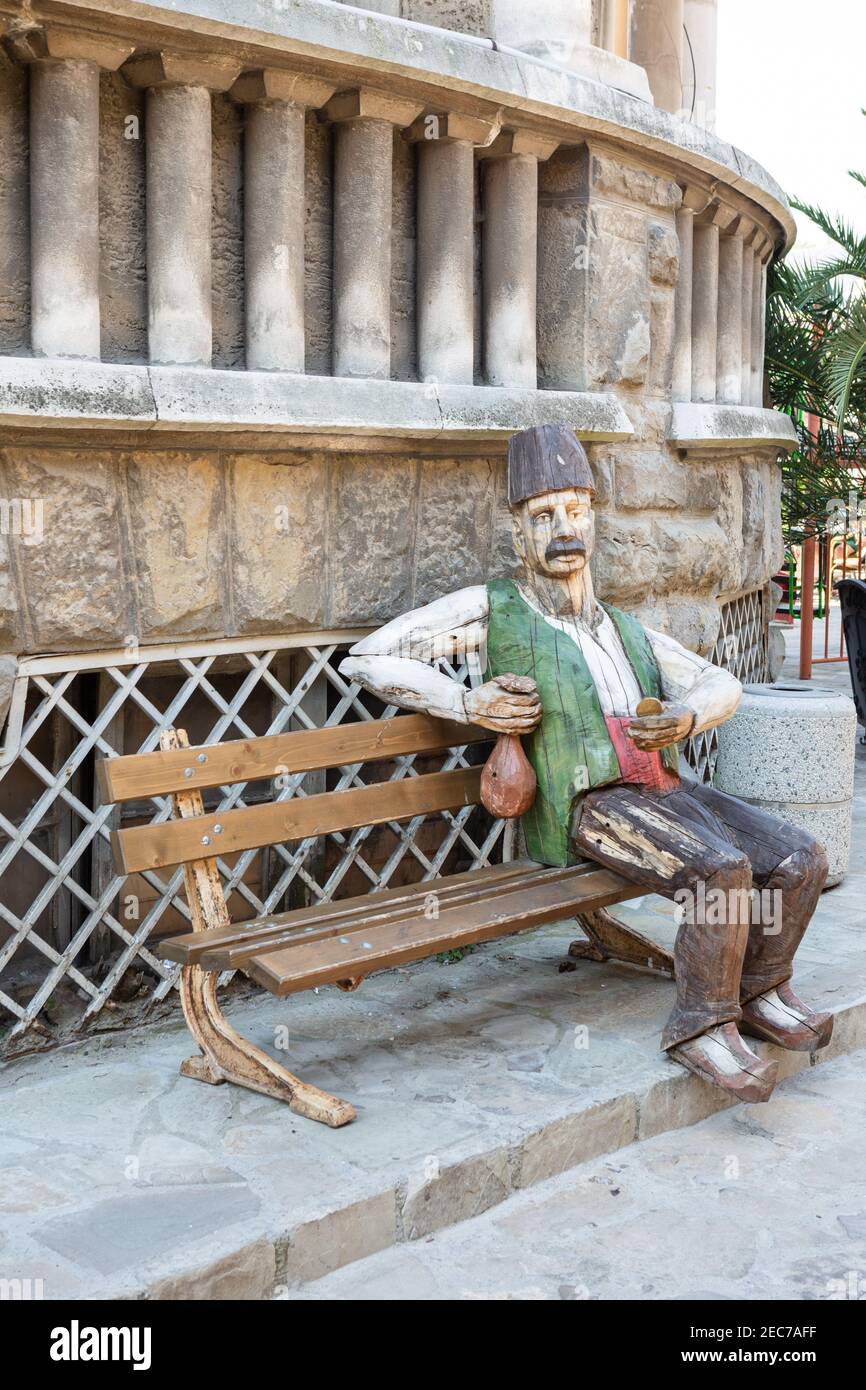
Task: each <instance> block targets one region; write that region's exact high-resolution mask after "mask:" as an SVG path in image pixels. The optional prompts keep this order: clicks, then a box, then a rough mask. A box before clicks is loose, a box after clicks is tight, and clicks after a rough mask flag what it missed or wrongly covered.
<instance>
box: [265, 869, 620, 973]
mask: <svg viewBox="0 0 866 1390" xmlns="http://www.w3.org/2000/svg"><path fill="white" fill-rule="evenodd" d="M641 892H642V890H641V888H640V887H638V886H637V885H634V884H629V883H627V882H626V881H625V880H624V879H622V878H620V877H619V876H618V875H617V874H614V873H612V872H611V871H610V870H609V869H602V868H593V869H591V870H590V871H589V872H587V869H586V866H585V865H576V866H574V867H573V868H571V869H567V870H549V871H548V876H547V877H546V878H542V879H540V880H539V881H537V882H536V883H534V884H533V885H532V887H530V888H519V889H517V890H516V891H515V892H514V893H513V894H510V895H509V894H508V893H507V892H503V893H502V894H499V895H496V896H492V897H489V898H487V897H486V896H485V895H484V894H481V895H479V896H478V897H477V898H475V899H474V900H473V901H472V902H471V903H469V904H466V903H461V904H460V905H459V906H455V907H454V908H449V907H448V906H445V908H444V909H443V910H442V911H441V912H440V914H439V917H438V919H436V920H429V919H427V918H425V917H424V916H423V915H417V916H415V917H408V918H403V919H401V920H398V921H396V922H383V923H381V924H379V925H376V924H374V925H372V926H371V927H370V929H369V931H359V932H352V933H351V935H345V936H344V937H341V936H339V935H331V936H329V937H328V938H327V939H325V940H318V941H313V942H310V943H309V944H308V943H306V942H300V943H298V944H296V945H292V946H290V947H285V948H283V949H281V950H278V951H264V952H262V953H261V954H259V955H256V956H253V957H252V958H251V959H250V960H249V962H248V963H247V964H246V965H245V967H244V968H245V970H246V973H247V974H248V975H249V976H250V977H251V978H252V979H253V980H255V981H256V983H257V984H260V985H262V986H263V987H264V988H265V989H267V990H270V992H271V993H272V994H277V995H281V996H282V995H286V994H293V993H296V992H297V991H299V990H303V989H312V988H315V987H317V986H319V985H326V984H332V983H334V982H335V981H337V980H344V979H352V978H358V977H359V976H364V975H367V974H369V973H370V972H371V971H373V970H386V969H391V968H393V967H394V966H397V965H405V964H406V963H408V962H409V961H412V960H418V959H420V958H421V957H423V956H429V955H432V954H435V953H436V952H438V951H449V950H454V949H456V948H458V947H463V946H469V945H473V944H475V943H476V942H479V941H487V940H489V939H491V938H493V937H501V936H507V935H511V934H513V933H514V932H519V931H526V930H527V929H528V928H530V927H538V926H541V925H543V924H544V923H545V922H553V921H556V919H557V918H558V917H563V916H571V915H574V914H575V913H576V912H579V911H584V912H586V911H588V910H590V909H595V908H599V907H605V906H607V905H608V904H610V903H613V902H622V901H624V900H625V899H627V898H633V897H639V896H640V895H641Z"/></svg>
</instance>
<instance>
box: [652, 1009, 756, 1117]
mask: <svg viewBox="0 0 866 1390" xmlns="http://www.w3.org/2000/svg"><path fill="white" fill-rule="evenodd" d="M668 1055H669V1056H670V1057H672V1058H673V1059H674V1061H675V1062H679V1063H680V1066H683V1067H687V1068H688V1070H689V1071H693V1072H694V1073H695V1075H696V1076H700V1077H702V1078H703V1080H704V1081H709V1082H710V1084H711V1085H713V1086H719V1087H720V1088H721V1089H722V1090H723V1091H727V1092H728V1093H729V1094H730V1095H732V1096H734V1097H735V1098H736V1099H737V1100H744V1101H748V1102H750V1103H751V1104H759V1103H760V1102H761V1101H765V1100H769V1099H770V1096H771V1094H772V1092H773V1087H774V1086H775V1084H776V1079H777V1077H778V1074H779V1064H778V1063H777V1062H764V1061H762V1060H761V1058H760V1057H758V1056H757V1055H756V1054H755V1053H754V1052H753V1051H752V1049H751V1048H750V1047H747V1046H746V1044H745V1043H744V1042H743V1039H742V1038H741V1037H740V1034H739V1032H738V1030H737V1025H736V1023H721V1024H719V1026H718V1027H717V1028H710V1029H709V1031H708V1032H706V1033H701V1035H700V1037H698V1038H689V1040H688V1042H684V1043H677V1045H676V1047H672V1048H671V1049H670V1051H669V1053H668Z"/></svg>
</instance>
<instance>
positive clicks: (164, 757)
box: [96, 714, 493, 802]
mask: <svg viewBox="0 0 866 1390" xmlns="http://www.w3.org/2000/svg"><path fill="white" fill-rule="evenodd" d="M492 737H493V736H492V734H491V733H490V730H489V729H482V728H479V727H478V726H477V725H473V724H457V723H455V722H452V721H450V720H446V719H433V718H432V717H431V716H430V715H427V714H408V715H400V716H398V717H396V718H393V719H374V720H370V721H364V722H362V723H358V724H338V725H336V726H334V727H333V728H325V729H310V730H302V731H300V732H297V733H288V734H269V735H266V736H265V737H264V738H256V739H234V740H231V741H229V742H227V743H214V744H205V745H203V746H201V747H192V748H179V749H173V750H170V751H168V752H158V753H157V752H153V753H132V754H129V755H128V756H125V757H120V758H101V759H98V760H97V763H96V776H97V781H98V783H99V790H100V795H101V798H102V801H103V802H118V801H133V800H137V799H138V798H142V797H148V796H162V795H165V794H167V793H168V792H179V791H195V790H197V789H198V790H200V789H201V788H202V787H220V786H231V785H232V784H233V783H237V782H252V781H255V780H257V779H261V778H265V777H275V776H277V775H278V774H280V773H297V772H311V771H315V770H318V769H320V768H328V767H347V766H350V765H351V764H352V763H363V762H377V761H379V760H384V759H390V758H396V757H399V756H401V755H403V754H410V753H420V754H423V753H438V752H444V751H445V750H446V749H448V748H461V747H462V746H463V745H464V744H467V743H483V742H489V741H490V740H491V739H492ZM201 757H204V759H205V761H204V762H200V761H199V759H200V758H201Z"/></svg>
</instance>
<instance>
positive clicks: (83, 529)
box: [0, 406, 781, 653]
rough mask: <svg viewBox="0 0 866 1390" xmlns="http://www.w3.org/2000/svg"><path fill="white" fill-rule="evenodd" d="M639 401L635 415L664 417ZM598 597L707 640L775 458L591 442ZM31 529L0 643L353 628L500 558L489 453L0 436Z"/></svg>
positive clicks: (741, 568)
mask: <svg viewBox="0 0 866 1390" xmlns="http://www.w3.org/2000/svg"><path fill="white" fill-rule="evenodd" d="M663 413H664V407H663V406H662V407H660V408H659V410H658V411H657V412H655V413H654V412H653V410H652V409H645V410H644V411H643V416H644V420H645V422H648V423H649V422H653V421H655V423H656V426H657V424H658V421H659V419H660V418H661V417H662V416H663ZM590 455H591V460H592V465H593V469H594V472H595V476H596V480H597V484H598V499H597V506H598V509H599V524H598V545H597V553H596V557H595V561H594V565H595V575H596V581H597V585H598V589H599V592H600V594H601V595H602V597H604V598H607V599H609V600H611V601H612V602H615V603H618V604H622V605H623V606H625V607H627V608H631V609H634V610H636V611H638V612H639V614H640V615H641V616H642V617H643V618H644V619H645V620H646V621H647V622H648V623H650V624H651V625H653V626H656V627H662V628H665V629H667V630H669V631H671V632H673V633H675V634H676V635H677V636H678V637H679V638H680V639H681V640H683V641H685V642H686V643H687V644H688V645H689V646H692V647H696V648H700V649H701V650H707V649H708V648H709V647H710V646H711V645H712V642H713V641H714V639H715V636H716V632H717V629H718V611H719V604H720V603H721V602H722V601H724V597H725V596H727V595H733V594H736V593H738V592H741V591H742V590H743V589H748V588H755V587H760V586H761V585H762V584H763V583H764V582H765V580H766V577H767V575H768V574H769V573H771V572H772V570H773V569H774V568H775V566H776V565H777V563H778V561H779V552H780V546H781V540H780V534H779V523H778V509H779V472H778V468H777V467H776V465H775V464H774V463H767V462H766V461H761V460H759V459H757V458H751V459H744V458H739V457H735V458H732V459H725V460H724V461H723V462H712V461H695V460H689V461H687V462H682V461H680V460H679V459H677V458H676V457H673V456H672V455H671V453H670V452H669V451H667V449H666V447H665V446H664V445H663V444H661V443H660V442H658V441H656V442H655V443H654V442H653V439H652V437H651V436H650V437H649V438H647V437H646V436H645V437H644V438H643V439H642V440H641V441H640V442H636V443H633V444H632V443H629V444H618V445H615V446H614V445H596V446H594V447H593V448H592V449H591V450H590ZM0 488H2V490H3V495H4V496H7V497H27V498H39V499H40V500H41V503H42V526H43V530H44V535H43V539H42V541H41V543H39V544H32V543H31V541H30V538H29V537H27V536H19V535H12V536H7V537H0V541H2V542H3V544H4V550H3V552H2V556H0V649H2V650H3V651H9V652H15V653H22V652H44V651H84V650H89V649H94V648H105V647H108V648H110V647H114V646H125V645H127V644H129V643H130V642H137V643H152V642H159V641H166V640H169V639H172V638H189V639H199V638H208V637H224V636H229V637H234V636H243V635H252V634H259V633H269V632H273V633H278V632H292V631H303V630H308V629H312V630H315V629H328V630H331V629H335V628H351V627H364V626H367V625H370V624H376V623H380V622H384V621H386V620H387V619H389V618H391V617H393V616H395V615H396V614H397V613H400V612H402V611H404V610H406V609H407V608H411V607H413V606H414V605H416V604H420V603H426V602H429V601H430V600H431V599H434V598H436V597H438V596H439V595H440V594H443V593H447V592H448V591H449V590H451V589H454V588H459V587H460V586H462V585H465V584H475V583H478V582H480V581H482V580H483V579H484V578H485V577H488V576H494V575H502V574H508V573H510V572H511V571H512V569H513V566H514V557H513V553H512V549H511V529H510V518H509V514H508V509H507V506H506V502H505V484H504V462H503V460H502V457H501V453H498V452H497V454H495V455H492V456H491V457H489V458H452V459H448V458H440V457H435V458H413V457H411V456H404V455H387V456H378V455H376V454H374V453H361V454H326V453H309V452H308V453H301V452H298V453H295V452H293V453H285V454H274V453H255V452H242V453H232V452H224V451H217V450H201V451H189V450H179V449H178V450H171V451H161V450H158V449H147V450H144V449H138V450H123V449H104V448H100V447H99V446H98V445H96V446H94V447H90V448H87V449H80V450H71V449H61V448H49V447H39V446H36V445H26V446H18V445H16V446H13V447H9V448H6V449H3V450H2V451H0Z"/></svg>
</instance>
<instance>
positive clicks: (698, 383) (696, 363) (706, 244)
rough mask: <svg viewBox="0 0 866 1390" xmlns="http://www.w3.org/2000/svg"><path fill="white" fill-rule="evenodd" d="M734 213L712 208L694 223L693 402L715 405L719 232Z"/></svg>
mask: <svg viewBox="0 0 866 1390" xmlns="http://www.w3.org/2000/svg"><path fill="white" fill-rule="evenodd" d="M734 215H735V214H734V213H733V212H730V211H729V210H728V209H726V208H723V207H722V206H721V205H720V204H718V203H716V204H714V205H712V206H711V207H710V208H709V209H708V210H707V211H706V212H705V213H703V214H702V215H701V217H700V218H699V219H697V220H696V222H695V234H694V249H693V258H692V400H693V401H715V399H716V355H717V349H718V314H719V232H720V229H721V228H723V227H727V226H729V225H730V222H731V221H732V220H733V218H734Z"/></svg>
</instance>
